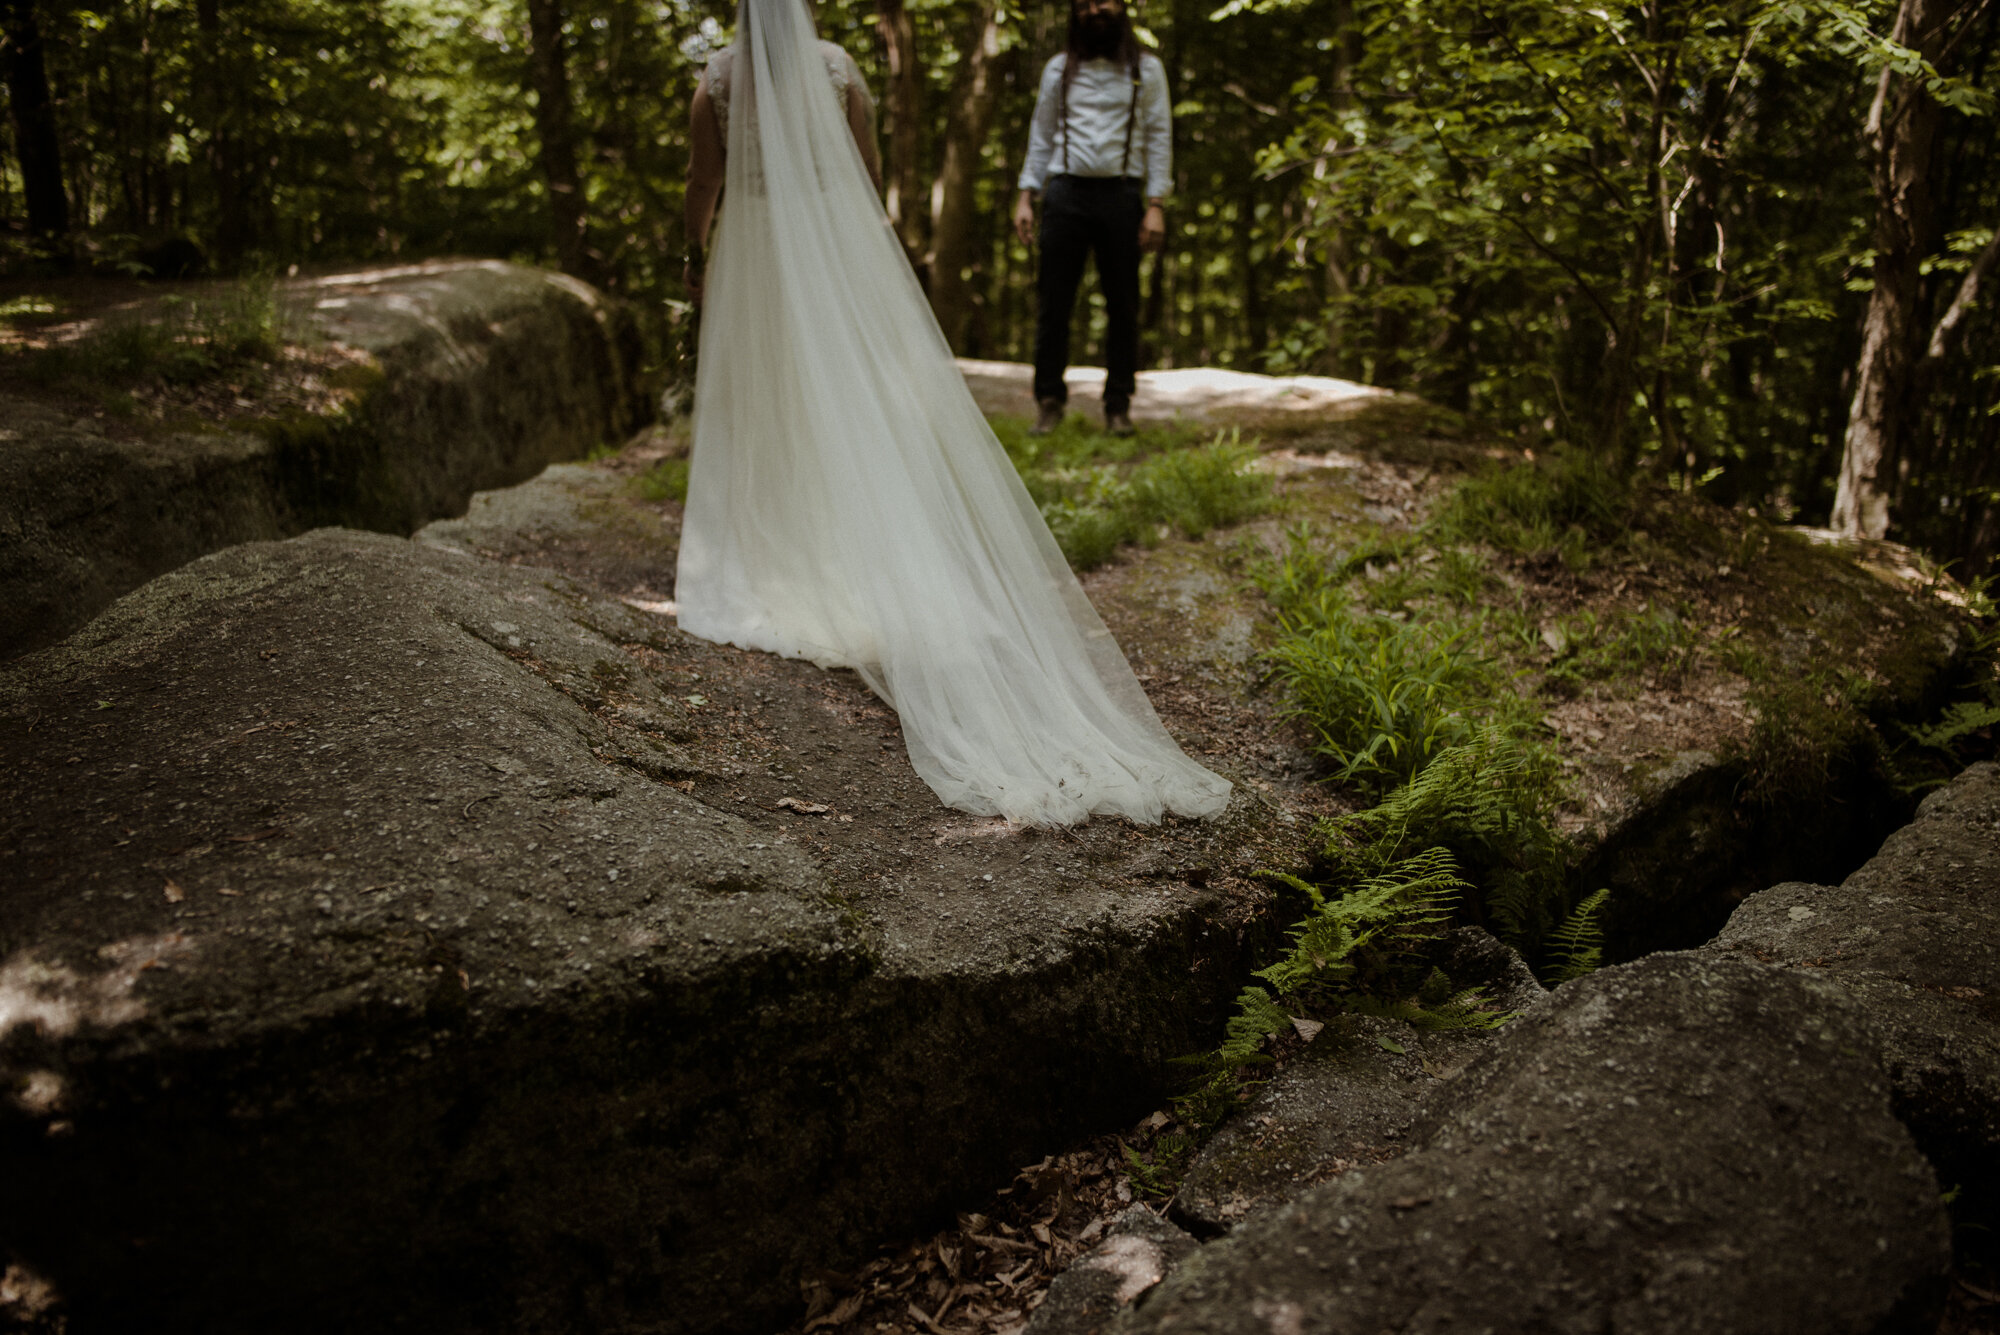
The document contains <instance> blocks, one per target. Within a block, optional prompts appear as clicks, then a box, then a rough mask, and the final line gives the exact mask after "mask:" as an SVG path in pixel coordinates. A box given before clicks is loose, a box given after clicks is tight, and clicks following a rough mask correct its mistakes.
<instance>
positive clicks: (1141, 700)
mask: <svg viewBox="0 0 2000 1335" xmlns="http://www.w3.org/2000/svg"><path fill="white" fill-rule="evenodd" d="M692 119H693V139H694V150H693V161H692V163H691V165H690V168H689V173H688V187H687V212H688V236H689V238H690V252H689V257H688V262H689V286H690V288H691V289H692V290H693V291H694V292H695V295H696V296H697V298H698V299H700V300H701V301H702V316H701V321H702V323H701V362H700V369H699V371H698V373H697V376H696V384H695V415H694V454H693V460H692V463H691V465H690V474H689V478H688V498H687V511H686V519H685V521H684V524H683V527H682V535H681V549H680V564H679V571H678V574H677V576H676V584H675V598H676V600H677V601H678V603H679V604H680V624H681V627H682V629H684V630H686V631H688V632H689V633H690V634H693V635H697V636H700V637H701V638H703V639H707V640H713V641H717V642H719V643H726V644H735V645H741V646H743V647H744V648H749V649H762V650H768V651H770V652H772V653H777V654H783V655H786V656H788V657H794V658H804V659H808V660H810V661H812V662H814V663H817V664H819V665H821V666H822V667H848V668H852V669H854V670H855V671H856V672H858V673H859V674H860V675H861V677H862V679H863V680H864V681H866V682H867V683H868V685H869V687H870V688H871V689H873V690H874V692H875V693H876V694H877V695H879V696H880V697H881V698H882V699H883V700H884V701H886V702H887V703H888V704H889V705H890V706H892V707H893V708H894V709H895V710H896V712H897V713H898V714H899V715H900V716H901V719H902V725H903V736H904V738H905V740H906V744H907V746H908V748H909V754H910V762H911V764H912V765H913V766H915V768H916V771H917V773H918V775H920V776H921V777H922V778H923V780H924V781H925V782H926V783H928V784H929V785H930V786H931V788H932V789H933V790H934V791H935V792H936V793H937V795H938V797H939V798H940V799H942V800H943V801H944V802H945V804H946V805H948V806H953V807H957V808H959V809H960V810H963V811H969V812H973V813H976V814H979V815H989V816H1004V817H1006V818H1007V819H1009V820H1012V821H1017V822H1021V823H1025V824H1037V825H1058V824H1072V823H1074V822H1077V821H1081V820H1084V819H1086V818H1088V817H1089V816H1091V815H1122V816H1126V817H1128V818H1130V819H1132V820H1135V821H1143V822H1153V821H1157V820H1159V819H1160V816H1161V814H1162V813H1163V812H1166V811H1172V812H1176V813H1179V814H1181V815H1187V816H1208V815H1213V814H1215V813H1216V812H1219V811H1220V810H1222V808H1223V806H1224V804H1225V803H1226V802H1227V800H1228V797H1229V784H1228V782H1227V781H1225V780H1223V779H1221V778H1219V777H1218V776H1216V775H1215V774H1212V773H1210V772H1209V771H1208V770H1206V769H1203V768H1202V767H1201V766H1200V765H1197V764H1196V763H1195V762H1194V761H1192V760H1190V759H1188V758H1187V757H1186V756H1185V755H1183V754H1182V753H1181V750H1180V748H1179V747H1178V746H1177V745H1175V743H1174V740H1173V738H1171V737H1169V736H1168V735H1167V732H1166V729H1165V728H1163V727H1162V726H1161V724H1160V721H1159V718H1158V717H1157V716H1156V715H1155V714H1154V712H1153V707H1152V705H1151V703H1150V702H1149V701H1148V700H1147V699H1146V696H1145V693H1144V692H1143V691H1142V690H1141V689H1140V687H1139V683H1138V680H1137V679H1136V678H1135V677H1134V676H1133V675H1132V669H1131V668H1130V667H1129V666H1128V665H1127V664H1126V662H1125V658H1124V655H1123V654H1122V653H1121V652H1120V651H1119V649H1118V646H1117V644H1116V643H1115V642H1113V640H1112V638H1111V635H1110V632H1109V631H1107V630H1106V629H1105V628H1104V623H1103V622H1102V621H1101V620H1099V619H1098V616H1097V613H1096V611H1095V610H1094V609H1093V608H1092V607H1091V605H1090V603H1089V601H1088V600H1087V599H1086V598H1085V597H1084V593H1083V590H1082V588H1081V587H1080V586H1079V585H1078V584H1077V581H1076V577H1075V576H1074V575H1072V574H1071V573H1070V570H1069V567H1068V566H1067V565H1066V564H1065V563H1064V561H1063V557H1062V553H1061V551H1060V550H1058V548H1057V547H1056V544H1055V540H1054V539H1053V538H1052V537H1050V535H1049V530H1048V526H1047V525H1046V524H1045V523H1043V521H1042V517H1041V515H1040V513H1039V512H1038V511H1037V510H1036V509H1035V506H1034V503H1033V502H1032V501H1031V500H1029V498H1028V493H1027V489H1026V488H1025V487H1024V486H1023V485H1022V483H1021V480H1020V478H1019V477H1018V476H1017V475H1016V473H1015V472H1014V469H1013V467H1012V466H1011V465H1010V464H1009V462H1008V460H1007V456H1006V454H1005V452H1004V451H1003V450H1002V449H1001V447H1000V443H999V441H998V440H996V439H995V438H994V435H993V432H992V430H991V429H990V428H989V427H988V426H987V424H986V419H985V418H984V417H983V416H981V414H980V412H979V409H978V407H977V406H976V405H975V404H974V403H973V401H972V396H971V394H970V392H969V391H968V390H967V389H966V387H965V382H964V380H963V379H962V378H961V377H960V375H959V372H958V369H957V366H956V365H955V364H954V362H953V361H952V355H951V350H950V348H949V347H948V346H947V345H946V343H945V340H944V336H943V334H942V333H940V332H939V329H938V326H937V322H936V320H935V319H934V318H933V317H932V315H931V311H930V307H929V305H928V304H927V303H926V301H925V299H924V295H923V291H922V289H921V288H919V286H918V285H917V280H916V276H915V275H914V274H913V273H912V272H911V270H910V266H909V262H908V261H907V260H906V259H905V258H904V256H903V251H902V248H901V246H900V245H899V244H898V243H897V240H896V237H895V234H894V233H893V232H892V231H891V230H890V229H889V227H888V226H887V225H886V220H885V218H884V215H883V212H882V207H881V204H880V202H879V201H878V199H877V198H876V194H875V189H876V182H877V180H878V179H879V169H878V167H877V165H876V159H875V149H874V129H873V124H872V120H873V108H872V104H871V103H870V102H869V99H868V94H867V91H866V89H865V87H864V86H863V84H862V80H861V77H860V72H859V71H858V70H857V69H856V67H855V64H854V61H853V59H852V58H851V57H850V56H848V55H847V53H846V52H845V51H842V50H841V49H840V48H839V47H838V46H835V45H833V44H832V43H830V42H820V41H817V40H816V37H815V34H814V31H813V21H812V17H811V15H810V14H809V13H808V12H807V9H806V6H805V0H739V4H738V7H737V11H736V41H735V43H734V44H733V45H732V46H730V47H729V48H728V49H726V50H724V51H722V52H719V53H718V54H717V55H716V56H715V57H714V58H713V59H712V60H711V61H710V62H709V66H708V69H707V71H706V72H705V73H704V75H703V76H702V81H701V85H700V87H699V89H698V90H697V91H696V93H695V98H694V106H693V112H692ZM718 195H720V196H721V198H722V200H723V207H722V209H721V215H720V218H719V220H717V219H716V204H717V198H718ZM712 221H714V222H716V228H715V230H716V237H715V244H714V248H713V255H712V257H711V258H709V259H708V261H707V263H706V265H705V266H704V264H703V259H704V256H703V250H702V247H703V244H704V243H705V242H706V240H707V238H708V234H709V226H710V223H711V222H712ZM704 268H705V271H704Z"/></svg>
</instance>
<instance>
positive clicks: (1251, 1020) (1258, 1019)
mask: <svg viewBox="0 0 2000 1335" xmlns="http://www.w3.org/2000/svg"><path fill="white" fill-rule="evenodd" d="M1291 1023H1292V1017H1291V1016H1289V1015H1287V1014H1286V1013H1285V1008H1284V1007H1282V1006H1280V1005H1279V1004H1278V1003H1277V1001H1276V1000H1275V999H1273V998H1272V996H1271V994H1270V993H1269V992H1266V991H1265V990H1264V989H1263V988H1261V987H1246V988H1244V989H1243V991H1242V992H1241V993H1239V994H1238V995H1237V998H1236V1014H1234V1015H1232V1016H1230V1017H1229V1023H1228V1024H1227V1025H1225V1026H1224V1027H1223V1037H1222V1046H1221V1047H1219V1048H1217V1049H1216V1053H1215V1056H1216V1060H1217V1061H1218V1062H1219V1063H1220V1064H1222V1065H1224V1066H1251V1065H1255V1064H1257V1063H1260V1062H1267V1061H1269V1060H1271V1059H1270V1058H1269V1057H1267V1056H1265V1055H1264V1053H1263V1047H1264V1040H1265V1039H1267V1038H1269V1037H1271V1035H1273V1034H1277V1033H1282V1032H1283V1031H1284V1030H1285V1029H1287V1028H1288V1027H1290V1025H1291Z"/></svg>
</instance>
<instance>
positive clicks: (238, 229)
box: [194, 0, 250, 266]
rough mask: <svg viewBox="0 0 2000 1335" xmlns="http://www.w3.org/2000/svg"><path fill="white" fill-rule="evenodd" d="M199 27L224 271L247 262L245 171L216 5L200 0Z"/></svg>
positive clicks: (218, 250)
mask: <svg viewBox="0 0 2000 1335" xmlns="http://www.w3.org/2000/svg"><path fill="white" fill-rule="evenodd" d="M194 17H195V26H196V27H197V28H199V29H200V31H201V41H202V47H203V51H202V62H203V68H204V71H205V76H206V77H205V78H204V79H203V83H204V84H205V85H206V86H205V87H204V88H202V89H201V91H200V93H199V94H198V98H199V100H198V101H197V103H196V107H197V109H198V112H199V114H200V115H201V117H202V120H203V122H204V123H205V126H206V128H207V130H208V147H207V151H206V153H205V156H206V158H207V159H208V174H209V181H210V186H211V188H212V189H213V190H214V192H215V255H216V259H217V261H218V262H219V263H221V264H222V265H224V266H228V265H233V264H235V263H236V261H237V260H239V259H241V258H242V257H243V251H244V248H245V246H246V245H247V244H248V243H249V239H250V236H249V233H250V229H249V226H248V219H247V217H246V215H245V214H244V211H243V169H242V160H241V156H240V154H239V151H238V145H237V141H236V126H235V120H236V117H235V115H234V110H235V109H234V107H233V106H232V105H231V103H232V101H233V98H234V93H233V90H234V88H235V82H234V80H233V79H232V78H231V77H230V73H231V71H230V69H229V64H228V59H227V56H226V54H225V52H224V49H223V47H224V41H225V38H224V36H223V32H222V15H221V12H220V11H219V9H218V7H217V2H216V0H196V3H195V7H194Z"/></svg>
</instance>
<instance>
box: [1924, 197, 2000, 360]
mask: <svg viewBox="0 0 2000 1335" xmlns="http://www.w3.org/2000/svg"><path fill="white" fill-rule="evenodd" d="M1995 265H2000V228H1995V229H1994V232H1993V239H1992V240H1991V241H1988V242H1987V243H1986V249H1984V250H1982V251H1980V252H1979V258H1978V259H1976V260H1974V261H1973V262H1972V267H1971V268H1970V269H1968V270H1967V271H1966V274H1965V277H1964V279H1962V280H1961V281H1960V282H1959V285H1958V295H1956V296H1954V297H1953V298H1952V299H1951V306H1950V308H1949V309H1947V310H1946V311H1945V313H1944V314H1943V315H1942V316H1940V317H1939V318H1938V322H1937V324H1936V325H1934V326H1933V327H1932V329H1931V341H1930V346H1929V347H1928V348H1926V349H1925V350H1924V360H1925V361H1926V362H1929V363H1932V364H1935V363H1937V362H1940V361H1943V360H1944V358H1945V356H1946V354H1948V353H1949V352H1950V351H1951V344H1952V341H1953V340H1954V339H1955V338H1956V337H1957V334H1958V329H1959V326H1960V325H1962V324H1964V323H1965V317H1966V316H1968V315H1970V314H1971V313H1972V308H1973V307H1974V306H1977V305H1978V304H1979V289H1980V288H1981V287H1982V286H1983V285H1984V284H1985V282H1986V280H1987V279H1988V278H1990V277H1992V276H1993V269H1994V266H1995Z"/></svg>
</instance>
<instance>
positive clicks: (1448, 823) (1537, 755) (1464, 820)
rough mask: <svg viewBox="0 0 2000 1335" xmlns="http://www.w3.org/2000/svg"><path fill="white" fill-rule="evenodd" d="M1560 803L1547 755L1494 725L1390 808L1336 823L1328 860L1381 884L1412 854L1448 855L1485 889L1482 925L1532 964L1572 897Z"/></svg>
mask: <svg viewBox="0 0 2000 1335" xmlns="http://www.w3.org/2000/svg"><path fill="white" fill-rule="evenodd" d="M1561 793H1562V785H1561V779H1560V770H1559V768H1558V766H1557V763H1556V759H1555V756H1554V754H1553V753H1552V752H1550V750H1549V749H1548V748H1547V747H1546V746H1544V745H1542V744H1540V743H1538V742H1534V741H1530V740H1527V739H1526V738H1524V737H1522V736H1520V735H1518V734H1517V733H1516V732H1514V731H1513V730H1511V729H1509V728H1506V727H1502V726H1500V725H1497V724H1488V725H1486V726H1484V727H1482V728H1480V729H1479V730H1478V731H1477V732H1476V733H1474V734H1473V736H1472V737H1471V738H1470V739H1469V740H1468V741H1466V742H1465V743H1464V744H1462V745H1458V746H1452V747H1448V748H1446V749H1445V750H1443V751H1441V752H1439V753H1438V754H1437V755H1436V756H1435V757H1434V758H1433V759H1432V761H1431V763H1430V764H1429V765H1428V766H1426V767H1425V768H1424V770H1423V771H1422V772H1421V773H1419V774H1418V775H1417V776H1416V777H1415V778H1413V779H1412V780H1410V782H1408V783H1406V784H1404V785H1403V786H1402V787H1401V788H1398V789H1396V790H1395V791H1394V792H1393V793H1391V794H1389V796H1388V797H1387V798H1386V799H1384V800H1383V801H1382V802H1380V803H1378V804H1377V805H1375V806H1373V807H1370V808H1368V809H1367V810H1364V811H1357V812H1353V813H1351V814H1349V815H1346V816H1341V817H1337V818H1336V819H1334V820H1332V821H1330V822H1328V823H1327V825H1326V829H1325V834H1326V847H1325V850H1324V857H1325V858H1326V859H1327V860H1328V861H1329V862H1331V863H1332V864H1333V865H1335V866H1337V867H1340V868H1342V869H1344V871H1345V872H1346V873H1347V874H1348V875H1350V876H1352V875H1357V874H1371V875H1373V874H1380V873H1381V871H1382V870H1384V869H1386V868H1388V867H1391V866H1394V865H1397V864H1398V863H1400V861H1401V860H1402V859H1404V858H1407V857H1409V856H1410V855H1411V852H1412V850H1416V849H1425V848H1442V849H1445V850H1448V851H1449V852H1450V853H1451V855H1452V857H1453V859H1454V861H1455V864H1456V865H1457V866H1458V867H1460V868H1462V869H1463V874H1464V875H1465V876H1466V877H1467V879H1468V880H1470V881H1471V882H1472V884H1473V885H1475V886H1476V887H1478V898H1479V901H1480V902H1479V909H1480V916H1482V917H1483V918H1484V919H1485V920H1487V921H1489V922H1491V923H1492V924H1493V925H1494V926H1495V927H1496V928H1497V930H1498V933H1499V935H1500V936H1501V937H1503V938H1504V939H1506V940H1507V941H1508V942H1509V943H1510V944H1512V945H1513V946H1514V947H1515V948H1516V949H1519V950H1520V951H1522V953H1523V954H1526V955H1529V956H1530V957H1533V956H1534V955H1535V954H1537V953H1538V952H1539V950H1540V949H1541V944H1542V941H1543V939H1544V937H1545V935H1546V934H1547V932H1548V930H1549V927H1550V926H1551V925H1552V923H1553V922H1554V920H1555V919H1556V918H1557V917H1558V916H1559V915H1560V914H1561V913H1562V911H1563V904H1564V900H1565V897H1566V895H1567V888H1566V879H1565V846H1564V843H1563V839H1562V836H1561V835H1560V834H1558V833H1557V832H1556V828H1555V821H1554V817H1555V808H1556V804H1557V802H1558V801H1559V800H1560V797H1561Z"/></svg>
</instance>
